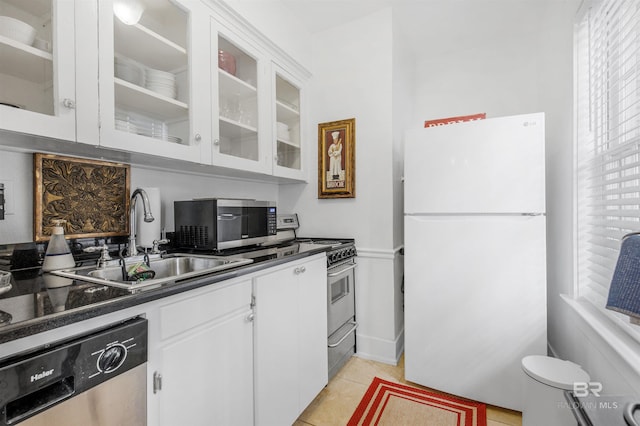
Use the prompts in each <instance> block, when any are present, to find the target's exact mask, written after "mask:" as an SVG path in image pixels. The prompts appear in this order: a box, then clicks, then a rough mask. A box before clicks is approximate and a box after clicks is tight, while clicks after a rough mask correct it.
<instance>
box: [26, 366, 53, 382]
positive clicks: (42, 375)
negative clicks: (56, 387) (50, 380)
mask: <svg viewBox="0 0 640 426" xmlns="http://www.w3.org/2000/svg"><path fill="white" fill-rule="evenodd" d="M52 374H53V369H51V370H47V371H43V372H42V373H37V374H34V375H33V376H31V383H33V382H37V381H38V380H40V379H44V378H45V377H49V376H50V375H52Z"/></svg>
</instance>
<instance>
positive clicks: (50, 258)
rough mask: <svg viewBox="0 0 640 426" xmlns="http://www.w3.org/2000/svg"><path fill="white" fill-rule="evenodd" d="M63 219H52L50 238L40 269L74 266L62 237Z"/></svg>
mask: <svg viewBox="0 0 640 426" xmlns="http://www.w3.org/2000/svg"><path fill="white" fill-rule="evenodd" d="M65 222H66V221H65V220H54V221H53V224H54V225H55V226H53V228H52V229H51V239H50V240H49V245H48V246H47V251H46V253H45V254H44V262H42V271H43V272H49V271H55V270H57V269H67V268H73V267H74V266H76V261H75V260H73V255H72V254H71V250H70V249H69V245H68V244H67V240H65V239H64V228H63V227H62V224H63V223H65Z"/></svg>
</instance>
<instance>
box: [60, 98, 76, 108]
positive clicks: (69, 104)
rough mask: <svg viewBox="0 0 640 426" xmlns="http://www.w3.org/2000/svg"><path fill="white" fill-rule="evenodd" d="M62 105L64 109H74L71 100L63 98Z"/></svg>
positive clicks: (74, 105)
mask: <svg viewBox="0 0 640 426" xmlns="http://www.w3.org/2000/svg"><path fill="white" fill-rule="evenodd" d="M62 105H63V106H64V107H65V108H69V109H74V108H75V107H76V103H75V102H74V101H73V99H69V98H64V100H63V101H62Z"/></svg>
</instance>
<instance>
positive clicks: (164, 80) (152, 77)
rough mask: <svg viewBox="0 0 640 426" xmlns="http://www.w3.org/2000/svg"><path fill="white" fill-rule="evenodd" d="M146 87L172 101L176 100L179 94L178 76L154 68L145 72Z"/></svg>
mask: <svg viewBox="0 0 640 426" xmlns="http://www.w3.org/2000/svg"><path fill="white" fill-rule="evenodd" d="M145 87H146V88H147V89H149V90H151V91H153V92H156V93H159V94H160V95H163V96H166V97H168V98H172V99H175V98H176V96H177V94H178V91H177V88H176V75H175V74H173V73H170V72H166V71H160V70H154V69H153V68H147V69H146V70H145Z"/></svg>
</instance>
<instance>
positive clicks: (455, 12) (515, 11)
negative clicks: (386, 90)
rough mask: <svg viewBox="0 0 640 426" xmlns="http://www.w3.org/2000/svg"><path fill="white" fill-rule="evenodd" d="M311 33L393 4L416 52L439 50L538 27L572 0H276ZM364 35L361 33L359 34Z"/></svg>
mask: <svg viewBox="0 0 640 426" xmlns="http://www.w3.org/2000/svg"><path fill="white" fill-rule="evenodd" d="M281 2H282V3H283V4H284V5H285V6H286V7H287V8H289V9H290V10H291V11H292V13H293V14H294V15H295V16H297V17H298V19H299V20H300V22H301V23H302V25H303V26H305V27H306V28H308V29H309V31H310V32H312V33H315V32H319V31H324V30H327V29H329V28H332V27H334V26H337V25H340V24H344V23H346V22H349V21H351V20H353V19H357V18H360V17H363V16H366V15H368V14H370V13H373V12H375V11H378V10H380V9H382V8H385V7H388V6H392V7H393V13H394V19H396V23H398V25H396V26H395V28H397V29H399V30H400V31H401V32H402V33H404V34H405V36H406V39H407V41H408V43H410V45H411V47H412V48H413V50H414V51H416V52H426V51H431V52H443V51H446V50H448V49H451V48H458V49H459V48H460V47H461V46H464V45H465V44H466V45H478V44H481V43H490V42H495V40H496V37H497V38H500V37H511V36H514V35H516V34H522V33H524V32H538V31H541V28H543V27H542V26H543V25H544V19H545V17H546V16H547V15H546V13H547V11H548V10H549V7H550V6H552V5H556V6H557V5H558V4H560V3H567V2H568V3H574V4H575V3H576V0H281ZM363 37H366V34H364V35H363Z"/></svg>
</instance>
